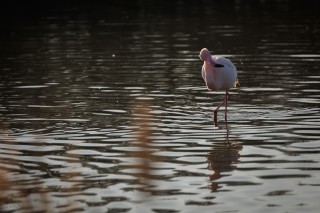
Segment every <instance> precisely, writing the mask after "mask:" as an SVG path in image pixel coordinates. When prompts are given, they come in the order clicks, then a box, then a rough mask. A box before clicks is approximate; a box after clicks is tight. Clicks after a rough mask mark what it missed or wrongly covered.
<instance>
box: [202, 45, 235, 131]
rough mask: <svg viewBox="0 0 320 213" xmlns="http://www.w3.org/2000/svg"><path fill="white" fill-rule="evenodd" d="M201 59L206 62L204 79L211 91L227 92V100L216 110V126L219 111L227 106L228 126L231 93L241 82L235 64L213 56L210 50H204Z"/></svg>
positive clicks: (203, 67) (225, 115)
mask: <svg viewBox="0 0 320 213" xmlns="http://www.w3.org/2000/svg"><path fill="white" fill-rule="evenodd" d="M199 57H200V59H201V60H202V61H203V62H204V63H203V66H202V71H201V74H202V78H203V80H204V81H205V83H206V86H207V88H208V90H209V91H221V90H225V91H226V94H225V99H224V100H223V101H222V102H221V104H220V105H218V107H217V108H216V109H215V110H214V118H213V119H214V124H215V126H216V127H217V126H218V118H217V114H218V110H219V108H220V107H221V106H222V105H224V104H225V114H224V118H225V122H226V126H227V107H228V99H229V92H228V90H229V89H230V88H231V87H239V86H240V84H239V81H238V79H237V69H236V67H235V66H234V65H233V63H232V62H231V61H230V60H229V59H227V58H224V57H221V56H211V54H210V52H209V50H208V49H206V48H203V49H202V50H201V51H200V54H199Z"/></svg>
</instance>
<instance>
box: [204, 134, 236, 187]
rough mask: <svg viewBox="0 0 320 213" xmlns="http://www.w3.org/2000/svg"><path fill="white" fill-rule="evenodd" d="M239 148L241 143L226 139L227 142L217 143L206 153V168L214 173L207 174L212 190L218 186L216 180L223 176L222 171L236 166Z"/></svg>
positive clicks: (230, 169) (227, 170)
mask: <svg viewBox="0 0 320 213" xmlns="http://www.w3.org/2000/svg"><path fill="white" fill-rule="evenodd" d="M241 149H242V145H241V144H239V143H238V142H233V143H231V142H229V140H228V139H227V143H219V144H218V145H216V146H215V147H213V149H212V150H211V151H210V152H209V153H208V156H207V162H208V169H209V170H212V171H214V173H213V174H212V175H210V176H209V178H210V181H211V187H210V188H211V191H212V192H215V191H217V190H218V189H219V188H220V186H219V184H218V183H217V182H216V180H218V179H220V178H221V177H222V176H223V175H222V173H224V172H230V171H233V170H235V169H236V168H237V166H236V164H237V163H238V162H239V161H238V159H239V157H240V154H239V152H240V150H241Z"/></svg>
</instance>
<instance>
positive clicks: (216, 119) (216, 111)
mask: <svg viewBox="0 0 320 213" xmlns="http://www.w3.org/2000/svg"><path fill="white" fill-rule="evenodd" d="M228 98H229V93H228V90H226V96H225V98H224V100H223V101H222V102H221V103H220V104H219V106H218V107H217V108H216V109H215V110H214V117H213V120H214V125H215V126H216V127H217V126H218V110H219V109H220V107H221V106H222V105H224V104H225V106H226V109H225V112H224V119H225V121H226V125H227V106H228Z"/></svg>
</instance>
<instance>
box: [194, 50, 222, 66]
mask: <svg viewBox="0 0 320 213" xmlns="http://www.w3.org/2000/svg"><path fill="white" fill-rule="evenodd" d="M199 57H200V59H201V60H202V61H204V62H208V63H209V64H210V65H212V66H214V67H223V65H221V64H217V63H216V62H214V61H213V59H212V56H211V54H210V52H209V50H208V49H207V48H203V49H202V50H201V51H200V54H199Z"/></svg>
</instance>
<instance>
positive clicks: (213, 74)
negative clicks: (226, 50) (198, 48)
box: [201, 56, 237, 91]
mask: <svg viewBox="0 0 320 213" xmlns="http://www.w3.org/2000/svg"><path fill="white" fill-rule="evenodd" d="M212 60H213V61H214V62H215V64H221V65H223V67H215V66H213V65H212V64H210V63H208V62H207V61H204V64H203V66H202V71H201V74H202V78H203V80H204V81H205V83H206V86H207V88H208V90H210V91H211V90H213V91H219V90H229V89H230V88H231V87H234V86H235V83H236V82H237V69H236V67H235V66H234V65H233V63H232V62H231V61H230V60H229V59H227V58H224V57H222V56H212Z"/></svg>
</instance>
